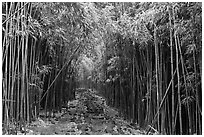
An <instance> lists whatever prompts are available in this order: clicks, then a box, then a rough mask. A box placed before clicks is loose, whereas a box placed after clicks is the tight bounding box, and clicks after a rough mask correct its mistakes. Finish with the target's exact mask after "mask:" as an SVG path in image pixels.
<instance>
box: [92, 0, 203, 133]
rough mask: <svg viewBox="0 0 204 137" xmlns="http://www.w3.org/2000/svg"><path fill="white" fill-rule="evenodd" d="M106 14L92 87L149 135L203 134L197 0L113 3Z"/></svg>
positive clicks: (199, 26) (200, 22)
mask: <svg viewBox="0 0 204 137" xmlns="http://www.w3.org/2000/svg"><path fill="white" fill-rule="evenodd" d="M107 11H109V13H108V12H107ZM107 14H108V15H109V17H110V18H106V21H107V22H105V25H104V26H105V29H106V31H105V32H104V33H103V34H104V35H102V39H105V40H104V41H103V44H101V45H102V46H103V49H102V51H101V52H102V53H103V55H102V57H101V58H99V59H98V60H96V61H95V62H96V63H95V69H94V70H93V71H92V72H91V76H92V80H90V82H91V83H92V87H93V88H96V89H98V90H100V91H101V92H102V94H103V95H104V96H105V97H106V99H107V101H108V104H109V105H111V106H113V107H116V108H117V109H118V110H119V111H120V114H121V116H123V117H124V118H126V119H128V120H129V121H130V122H132V123H133V125H134V124H135V123H137V124H138V125H139V126H140V127H144V128H145V129H146V130H147V134H148V133H149V132H158V133H161V134H202V89H201V71H202V70H201V60H202V52H201V51H202V37H201V35H202V34H201V33H202V31H201V30H202V25H201V24H202V21H201V20H202V18H201V17H202V11H201V3H111V4H109V7H108V6H107V7H106V15H107ZM110 22H111V23H110ZM97 61H98V62H97Z"/></svg>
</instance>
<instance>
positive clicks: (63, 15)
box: [2, 2, 89, 134]
mask: <svg viewBox="0 0 204 137" xmlns="http://www.w3.org/2000/svg"><path fill="white" fill-rule="evenodd" d="M2 12H3V13H2V52H3V57H2V69H3V70H2V71H3V79H2V106H3V107H2V114H3V115H2V121H3V123H2V124H3V125H2V127H3V133H4V132H7V133H8V134H9V132H11V130H10V129H11V128H12V127H16V128H17V127H19V128H21V127H25V124H26V123H28V122H31V121H32V120H33V119H35V118H37V117H38V116H39V112H40V111H42V110H45V112H46V115H47V116H50V115H51V114H52V113H53V112H56V111H61V110H62V107H63V106H66V103H67V101H69V100H71V99H74V97H75V96H74V92H75V88H76V78H75V75H76V67H74V65H75V64H76V62H77V58H76V55H77V54H79V50H80V48H81V46H84V43H85V41H86V38H85V35H86V34H88V31H89V29H88V27H89V26H88V23H87V22H86V20H85V17H83V14H82V13H81V12H82V10H81V9H80V4H77V3H24V2H8V3H2ZM68 13H71V14H68ZM85 25H86V26H85ZM65 91H66V92H65Z"/></svg>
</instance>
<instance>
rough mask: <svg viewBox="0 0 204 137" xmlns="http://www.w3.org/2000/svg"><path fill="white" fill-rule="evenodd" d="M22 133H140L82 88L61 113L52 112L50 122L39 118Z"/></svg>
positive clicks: (103, 102) (100, 99)
mask: <svg viewBox="0 0 204 137" xmlns="http://www.w3.org/2000/svg"><path fill="white" fill-rule="evenodd" d="M26 130H27V133H26V134H30V135H33V134H34V135H36V134H37V135H39V134H40V135H56V134H59V135H105V134H109V135H130V134H132V135H141V134H143V133H142V131H141V130H139V129H135V128H134V127H132V126H130V124H129V123H128V122H127V121H125V120H123V119H122V118H120V117H118V112H117V111H115V110H114V109H112V108H110V107H109V106H107V105H106V102H105V99H104V98H102V97H101V96H98V95H97V94H96V93H95V92H94V91H91V90H86V89H78V90H77V92H76V100H73V101H70V102H68V104H67V108H66V110H64V113H56V114H54V116H53V117H52V118H50V119H46V118H43V117H41V118H39V119H38V120H36V121H35V122H33V123H32V124H30V125H29V126H28V128H27V129H26ZM19 134H22V133H19ZM24 134H25V133H24Z"/></svg>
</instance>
